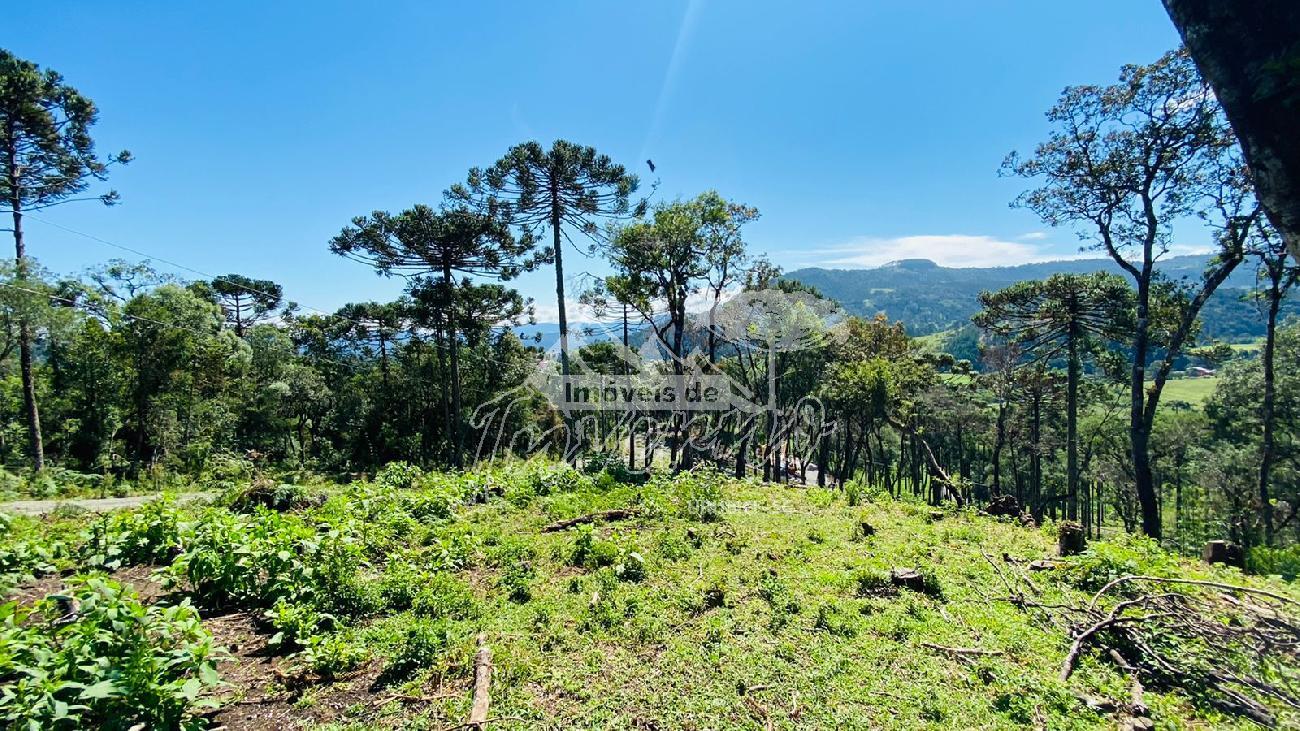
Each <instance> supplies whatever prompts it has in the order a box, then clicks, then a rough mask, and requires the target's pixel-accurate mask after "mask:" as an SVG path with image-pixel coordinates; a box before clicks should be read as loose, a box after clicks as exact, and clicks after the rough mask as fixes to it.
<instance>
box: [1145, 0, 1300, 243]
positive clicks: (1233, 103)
mask: <svg viewBox="0 0 1300 731" xmlns="http://www.w3.org/2000/svg"><path fill="white" fill-rule="evenodd" d="M1164 4H1165V9H1166V10H1168V11H1169V17H1170V18H1172V19H1173V21H1174V25H1176V26H1177V27H1178V32H1179V33H1181V34H1182V36H1183V43H1184V44H1186V46H1187V49H1188V51H1190V52H1191V55H1192V58H1193V59H1195V60H1196V65H1197V66H1198V67H1199V68H1200V70H1201V73H1202V74H1203V75H1204V76H1205V78H1206V80H1208V81H1209V82H1210V86H1212V87H1214V93H1215V96H1216V97H1217V98H1218V100H1219V103H1220V104H1222V105H1223V109H1224V111H1225V112H1226V113H1227V116H1228V119H1229V120H1230V121H1231V122H1232V128H1233V130H1234V131H1235V132H1236V134H1237V138H1238V139H1239V140H1241V147H1242V150H1243V151H1244V152H1245V155H1246V161H1247V162H1248V163H1249V164H1250V169H1251V173H1252V176H1251V177H1252V178H1253V179H1254V183H1255V187H1256V189H1257V190H1258V191H1259V197H1260V200H1261V202H1262V203H1263V205H1264V210H1265V211H1266V212H1267V213H1268V217H1269V220H1270V221H1272V222H1273V225H1274V226H1275V227H1277V230H1278V231H1279V232H1280V233H1281V235H1282V238H1283V239H1284V240H1285V241H1286V243H1287V245H1288V246H1289V247H1290V249H1291V254H1292V256H1295V257H1297V258H1300V134H1297V132H1296V130H1300V3H1297V2H1296V1H1295V0H1232V1H1231V2H1225V0H1164Z"/></svg>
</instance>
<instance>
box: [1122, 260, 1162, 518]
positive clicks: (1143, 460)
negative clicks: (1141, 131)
mask: <svg viewBox="0 0 1300 731" xmlns="http://www.w3.org/2000/svg"><path fill="white" fill-rule="evenodd" d="M1147 248H1148V250H1149V248H1150V246H1148V247H1147ZM1144 261H1145V265H1144V268H1143V271H1142V275H1143V276H1142V277H1141V279H1140V280H1139V281H1138V293H1137V327H1136V328H1135V330H1134V334H1133V367H1132V370H1131V371H1130V373H1129V451H1130V455H1131V457H1132V459H1133V482H1134V489H1135V490H1136V491H1137V498H1138V505H1139V506H1141V509H1142V532H1143V533H1146V534H1147V535H1148V536H1150V537H1152V538H1155V539H1156V540H1159V539H1160V535H1161V525H1160V506H1159V504H1158V502H1157V500H1156V486H1155V478H1154V476H1153V475H1152V474H1151V450H1150V446H1151V432H1150V430H1149V429H1148V428H1147V424H1146V419H1145V418H1144V412H1145V407H1146V391H1145V389H1146V365H1147V347H1148V337H1149V330H1150V327H1151V321H1150V306H1151V287H1150V269H1151V257H1150V256H1149V255H1148V256H1146V257H1145V258H1144Z"/></svg>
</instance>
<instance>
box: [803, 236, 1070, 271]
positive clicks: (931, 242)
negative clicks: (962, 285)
mask: <svg viewBox="0 0 1300 731" xmlns="http://www.w3.org/2000/svg"><path fill="white" fill-rule="evenodd" d="M814 253H819V254H823V255H825V257H824V258H822V260H821V262H820V263H821V265H822V266H840V267H877V266H881V265H882V264H888V263H889V262H891V261H898V260H899V259H930V260H931V261H933V262H935V263H937V264H939V265H940V266H946V267H995V266H1012V265H1015V264H1029V263H1032V262H1040V261H1059V260H1061V259H1077V258H1079V255H1078V254H1064V253H1060V252H1058V251H1052V250H1050V249H1048V248H1047V247H1045V246H1043V245H1041V244H1030V243H1025V242H1022V241H1003V240H1000V239H997V238H994V237H992V236H968V235H964V234H941V235H921V236H899V237H896V238H872V237H862V238H858V239H854V240H852V241H849V242H847V243H845V244H842V245H839V246H834V247H831V248H828V249H823V250H821V251H819V252H814Z"/></svg>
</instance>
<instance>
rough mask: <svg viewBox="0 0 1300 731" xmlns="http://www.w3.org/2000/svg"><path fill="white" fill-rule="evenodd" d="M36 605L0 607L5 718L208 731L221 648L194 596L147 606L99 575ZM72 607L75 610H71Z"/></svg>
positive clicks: (35, 724) (14, 723)
mask: <svg viewBox="0 0 1300 731" xmlns="http://www.w3.org/2000/svg"><path fill="white" fill-rule="evenodd" d="M71 583H72V589H71V592H70V594H69V595H68V596H51V597H47V598H46V599H44V600H42V601H41V602H39V603H38V604H37V605H36V607H35V608H34V609H32V610H28V609H25V608H22V607H20V606H19V605H18V604H17V603H15V602H10V603H8V604H5V605H3V606H0V647H4V648H5V650H4V651H3V652H0V700H2V701H3V702H2V703H0V709H2V710H0V714H3V715H0V718H3V720H4V721H5V722H6V724H7V725H9V726H10V727H20V726H25V727H28V728H32V729H38V728H40V729H44V728H51V729H57V728H66V729H72V728H103V729H127V728H133V727H134V728H187V729H198V728H203V727H204V725H205V724H203V723H202V722H201V721H200V720H199V719H196V718H195V717H194V713H195V711H197V710H199V709H202V708H207V707H211V706H213V705H215V704H214V702H213V701H212V699H211V698H209V697H206V695H207V693H209V692H210V691H211V690H212V689H213V688H215V687H216V686H217V685H218V684H219V682H220V680H219V677H218V675H217V672H216V670H215V668H214V663H215V662H216V661H217V660H218V659H219V658H220V656H221V653H220V651H219V650H218V649H217V648H215V647H214V646H213V644H212V637H211V635H209V634H208V633H207V632H206V631H205V630H204V629H203V627H202V625H201V624H200V622H199V616H198V613H197V612H196V611H195V610H194V608H193V607H191V606H190V605H189V603H188V602H184V603H181V604H178V605H175V606H169V607H163V606H156V605H155V606H149V607H145V606H144V605H142V604H141V603H140V602H139V600H138V599H137V598H136V597H135V595H134V593H133V592H131V591H130V590H129V589H125V588H123V587H122V586H121V585H120V584H118V583H117V582H115V581H113V580H111V579H107V578H103V577H95V576H91V577H79V578H76V579H74V580H73V581H72V582H71ZM69 610H71V611H69Z"/></svg>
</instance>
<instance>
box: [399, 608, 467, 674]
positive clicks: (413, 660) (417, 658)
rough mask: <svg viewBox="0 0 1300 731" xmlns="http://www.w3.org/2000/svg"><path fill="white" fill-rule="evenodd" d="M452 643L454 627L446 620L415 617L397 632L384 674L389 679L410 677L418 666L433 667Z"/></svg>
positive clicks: (420, 668) (421, 667) (444, 655)
mask: <svg viewBox="0 0 1300 731" xmlns="http://www.w3.org/2000/svg"><path fill="white" fill-rule="evenodd" d="M451 646H452V633H451V627H450V625H448V624H447V623H446V622H445V621H441V620H435V619H430V618H427V617H418V618H414V619H412V620H411V621H410V622H409V623H407V624H406V626H405V627H403V628H402V629H401V631H400V632H399V633H398V634H397V637H396V644H395V646H394V648H393V654H392V656H391V657H389V659H388V663H387V664H386V665H385V666H384V671H383V676H384V678H385V679H387V680H394V679H402V678H409V677H411V676H412V675H414V674H415V673H416V672H418V671H419V670H422V669H424V668H431V667H434V666H435V665H437V664H439V663H441V662H442V661H443V659H444V658H445V657H446V656H447V653H448V651H449V649H450V648H451Z"/></svg>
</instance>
